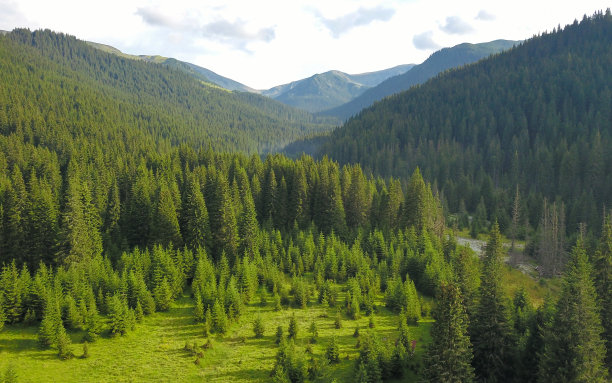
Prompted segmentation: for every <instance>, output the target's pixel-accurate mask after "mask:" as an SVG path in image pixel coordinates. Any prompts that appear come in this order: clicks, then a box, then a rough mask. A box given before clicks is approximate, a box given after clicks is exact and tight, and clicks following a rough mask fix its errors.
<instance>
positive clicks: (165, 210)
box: [151, 183, 183, 247]
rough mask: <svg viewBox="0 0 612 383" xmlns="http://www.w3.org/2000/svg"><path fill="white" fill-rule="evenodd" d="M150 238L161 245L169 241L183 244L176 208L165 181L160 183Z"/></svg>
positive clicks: (178, 244) (176, 244)
mask: <svg viewBox="0 0 612 383" xmlns="http://www.w3.org/2000/svg"><path fill="white" fill-rule="evenodd" d="M151 240H152V241H153V243H155V244H161V245H162V246H163V247H167V246H168V245H169V244H171V243H172V244H173V245H174V246H175V247H181V246H182V244H183V239H182V237H181V232H180V228H179V223H178V216H177V214H176V208H175V207H174V202H173V200H172V195H171V192H170V189H169V188H168V186H166V184H165V183H162V186H161V189H160V190H159V195H158V197H157V207H156V209H155V211H154V214H153V221H152V222H151Z"/></svg>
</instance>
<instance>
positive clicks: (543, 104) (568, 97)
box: [321, 11, 612, 234]
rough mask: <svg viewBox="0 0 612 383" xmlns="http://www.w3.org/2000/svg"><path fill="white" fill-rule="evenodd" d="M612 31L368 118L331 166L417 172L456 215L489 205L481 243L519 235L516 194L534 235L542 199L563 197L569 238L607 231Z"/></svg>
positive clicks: (343, 131) (520, 55) (543, 49)
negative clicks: (486, 237)
mask: <svg viewBox="0 0 612 383" xmlns="http://www.w3.org/2000/svg"><path fill="white" fill-rule="evenodd" d="M611 31H612V17H611V16H610V14H609V13H608V12H605V13H604V12H601V11H600V12H597V13H596V14H595V15H593V16H592V17H584V18H583V19H582V21H581V22H574V23H573V24H571V25H568V26H566V27H565V28H557V29H555V30H553V31H552V32H545V33H543V34H541V35H539V36H535V37H533V38H532V39H529V40H527V41H525V42H524V43H522V44H520V45H518V46H517V47H515V48H513V49H510V50H509V51H507V52H504V53H501V54H498V55H494V56H492V57H490V58H488V59H486V60H482V61H480V62H478V63H476V64H473V65H469V66H465V67H462V68H460V69H457V70H451V71H448V72H446V73H444V74H442V75H440V76H438V77H436V78H434V79H432V80H430V81H429V82H427V83H426V84H424V85H422V86H418V87H414V88H412V89H410V90H408V91H406V92H403V93H400V94H396V95H393V96H391V97H388V98H386V99H385V100H383V101H381V102H379V103H377V104H375V105H373V106H372V107H370V108H368V109H365V110H363V111H362V112H361V113H359V115H357V116H356V117H354V118H352V119H350V120H349V121H348V122H347V123H346V124H344V126H342V127H340V128H339V129H336V130H334V131H333V132H332V133H331V135H330V138H329V140H328V142H326V143H325V144H323V147H322V150H321V155H328V156H330V157H332V158H334V159H335V160H337V161H339V162H340V163H342V164H348V163H359V164H360V165H361V167H362V168H363V169H364V171H366V172H370V171H371V172H373V173H374V174H378V175H381V176H382V177H386V176H396V177H401V178H403V179H407V178H408V177H409V176H410V174H411V173H412V172H413V171H414V169H415V168H416V167H417V166H418V167H419V168H420V170H421V172H422V174H423V177H424V178H425V179H426V180H428V181H429V182H431V183H432V184H437V185H438V190H439V192H440V195H444V197H446V203H447V205H448V208H449V211H450V212H452V213H457V212H459V211H460V203H461V201H463V202H464V204H465V208H466V210H467V211H468V212H470V213H471V214H474V213H475V212H476V211H477V206H478V205H479V202H480V200H481V197H482V202H483V205H482V207H484V209H482V207H481V209H479V210H480V211H479V213H478V217H477V218H476V217H475V219H474V220H475V225H473V227H472V229H473V232H474V234H476V233H478V232H481V231H482V230H484V229H485V227H486V221H489V222H494V221H495V220H497V221H498V222H499V224H500V227H501V229H502V230H503V231H505V230H507V229H509V228H510V222H511V220H510V217H511V216H512V214H511V212H512V205H513V200H514V198H513V197H514V196H515V190H516V185H517V184H518V185H519V189H520V192H521V194H522V195H523V198H524V202H525V203H524V204H523V205H524V207H523V209H524V210H523V211H524V212H525V213H528V214H525V215H523V216H524V217H526V218H528V219H529V224H530V225H531V227H536V226H537V225H538V221H539V218H540V217H539V215H540V210H539V209H540V206H541V203H542V201H543V198H544V197H546V198H548V199H549V200H550V201H554V200H556V199H557V197H560V199H561V200H562V201H563V202H565V204H566V206H567V220H566V223H567V225H566V227H567V228H568V231H570V232H573V231H574V230H575V228H576V227H577V226H578V223H579V222H586V223H587V224H588V227H589V228H592V229H595V230H597V229H596V228H598V227H599V226H600V223H601V218H602V216H601V207H602V206H606V207H609V206H611V205H612V200H611V198H612V197H611V196H612V189H611V188H612V182H611V181H610V177H609V176H607V175H609V174H610V173H611V170H612V168H611V166H612V157H611V155H612V154H611V152H610V151H609V150H605V149H604V148H610V147H611V146H612V141H611V140H612V130H611V128H612V125H610V123H609V121H611V120H612V114H611V113H612V108H611V107H610V94H611V86H610V84H612V73H611V72H610V71H609V70H607V67H608V66H609V65H608V63H609V62H610V57H611V55H612V52H611V51H610V49H608V47H609V46H610V44H612V37H611V36H612V32H611ZM408 73H410V72H408ZM517 153H518V155H516V154H517ZM407 201H408V198H407ZM411 204H412V202H408V203H407V205H408V206H410V205H411ZM483 213H484V214H486V220H484V219H483V218H484V214H483ZM483 224H484V227H483V226H482V225H483Z"/></svg>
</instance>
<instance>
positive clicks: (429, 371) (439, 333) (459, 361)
mask: <svg viewBox="0 0 612 383" xmlns="http://www.w3.org/2000/svg"><path fill="white" fill-rule="evenodd" d="M437 298H438V304H437V306H436V309H435V310H434V312H433V317H434V319H435V320H436V321H435V323H434V325H433V327H432V329H431V336H432V338H433V342H432V344H431V345H430V346H429V349H428V350H427V357H426V358H425V374H424V375H425V377H426V379H427V380H428V381H430V382H472V381H474V379H475V376H474V369H473V368H472V365H471V363H472V347H471V344H470V338H469V336H468V334H467V329H468V317H467V314H466V311H465V307H464V306H463V302H462V298H461V290H460V289H459V288H458V287H456V286H454V285H445V286H442V288H441V289H440V294H439V295H438V297H437Z"/></svg>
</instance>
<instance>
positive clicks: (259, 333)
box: [253, 316, 265, 338]
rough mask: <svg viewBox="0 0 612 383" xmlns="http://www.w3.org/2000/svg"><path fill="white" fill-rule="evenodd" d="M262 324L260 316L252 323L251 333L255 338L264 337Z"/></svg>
mask: <svg viewBox="0 0 612 383" xmlns="http://www.w3.org/2000/svg"><path fill="white" fill-rule="evenodd" d="M264 331H265V328H264V324H263V320H262V319H261V317H260V316H258V317H257V318H255V321H254V322H253V333H255V338H263V336H264Z"/></svg>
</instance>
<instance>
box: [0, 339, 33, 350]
mask: <svg viewBox="0 0 612 383" xmlns="http://www.w3.org/2000/svg"><path fill="white" fill-rule="evenodd" d="M32 349H39V350H40V346H39V344H38V341H37V340H36V339H0V351H5V352H10V353H20V352H25V351H31V350H32Z"/></svg>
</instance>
